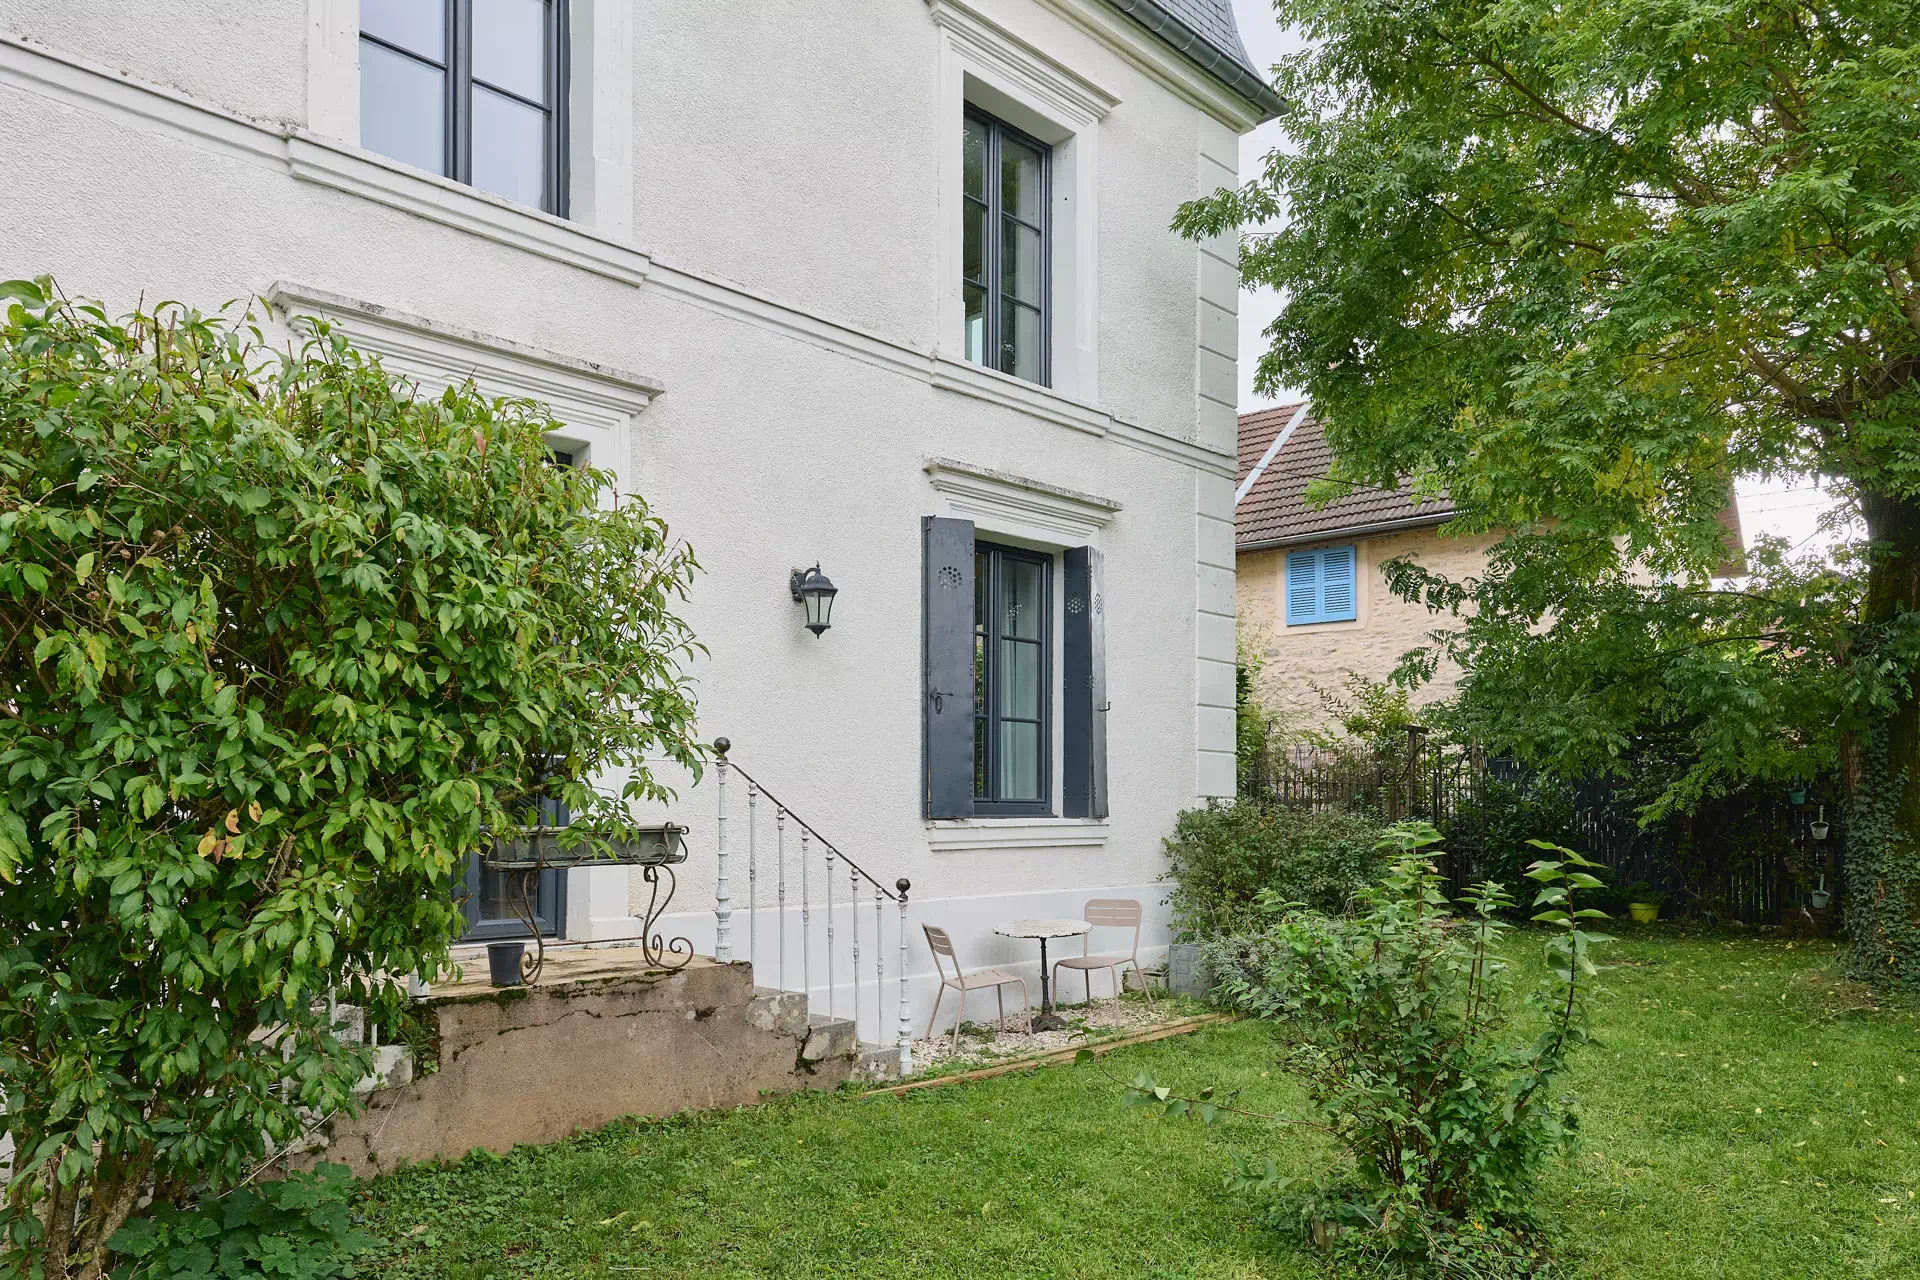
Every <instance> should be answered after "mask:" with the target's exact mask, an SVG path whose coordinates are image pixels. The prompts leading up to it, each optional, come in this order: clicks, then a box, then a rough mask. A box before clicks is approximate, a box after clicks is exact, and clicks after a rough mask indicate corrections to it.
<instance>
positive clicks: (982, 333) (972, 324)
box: [962, 285, 987, 364]
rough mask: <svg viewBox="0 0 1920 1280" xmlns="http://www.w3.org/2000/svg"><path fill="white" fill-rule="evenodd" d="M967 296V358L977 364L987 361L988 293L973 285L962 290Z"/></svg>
mask: <svg viewBox="0 0 1920 1280" xmlns="http://www.w3.org/2000/svg"><path fill="white" fill-rule="evenodd" d="M962 292H963V293H965V294H966V296H967V359H969V360H971V361H973V362H974V363H975V364H985V363H986V362H987V300H986V294H985V293H983V292H981V290H979V289H978V288H976V287H974V286H973V285H967V286H965V288H964V289H963V290H962Z"/></svg>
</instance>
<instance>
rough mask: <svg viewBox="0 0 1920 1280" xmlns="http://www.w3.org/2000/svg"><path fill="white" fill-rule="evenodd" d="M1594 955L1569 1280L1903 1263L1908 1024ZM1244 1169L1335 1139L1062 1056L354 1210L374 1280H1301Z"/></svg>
mask: <svg viewBox="0 0 1920 1280" xmlns="http://www.w3.org/2000/svg"><path fill="white" fill-rule="evenodd" d="M1522 942H1524V944H1525V950H1526V952H1527V954H1528V955H1529V956H1531V955H1532V953H1533V951H1534V950H1535V949H1536V948H1535V944H1534V943H1533V942H1532V940H1526V939H1523V940H1522ZM1519 945H1520V944H1516V947H1518V946H1519ZM1611 950H1612V953H1613V954H1612V955H1611V956H1610V957H1609V958H1610V960H1611V961H1612V962H1613V963H1615V964H1616V965H1617V966H1618V967H1616V968H1614V969H1612V970H1610V971H1609V972H1608V973H1607V974H1606V975H1605V984H1606V990H1605V991H1604V992H1603V993H1602V994H1601V995H1600V997H1599V998H1598V1000H1597V1002H1596V1009H1595V1026H1596V1031H1597V1033H1598V1036H1599V1042H1598V1043H1596V1044H1595V1045H1592V1046H1590V1047H1589V1048H1588V1049H1587V1050H1586V1051H1585V1052H1584V1055H1583V1056H1582V1057H1581V1058H1580V1060H1579V1068H1578V1070H1577V1072H1576V1073H1575V1077H1574V1079H1573V1080H1572V1086H1573V1088H1574V1089H1575V1091H1576V1092H1577V1093H1578V1094H1579V1096H1580V1099H1581V1102H1582V1107H1583V1111H1584V1122H1585V1127H1584V1137H1583V1140H1582V1142H1581V1145H1580V1148H1579V1150H1578V1152H1577V1153H1576V1155H1575V1156H1574V1158H1573V1159H1572V1160H1571V1162H1569V1163H1567V1164H1564V1165H1562V1166H1560V1167H1559V1168H1557V1169H1556V1170H1555V1171H1554V1172H1553V1174H1552V1176H1551V1177H1550V1179H1549V1182H1548V1187H1547V1201H1548V1207H1549V1212H1550V1213H1551V1214H1553V1215H1555V1216H1557V1217H1558V1218H1560V1219H1561V1220H1562V1221H1563V1222H1564V1223H1565V1224H1566V1226H1565V1228H1564V1230H1563V1231H1562V1232H1561V1235H1560V1241H1561V1256H1562V1258H1563V1259H1564V1261H1565V1262H1566V1263H1567V1266H1568V1270H1569V1272H1570V1273H1571V1274H1574V1275H1578V1276H1582V1277H1621V1278H1625V1277H1634V1278H1636V1280H1641V1278H1653V1277H1658V1278H1666V1277H1676V1278H1677V1277H1702V1278H1709V1277H1710V1278H1712V1280H1735V1278H1744V1277H1752V1278H1754V1280H1761V1278H1765V1280H1776V1278H1779V1280H1786V1278H1789V1277H1794V1278H1797V1277H1817V1276H1834V1277H1841V1276H1844V1277H1894V1276H1901V1277H1917V1276H1920V1229H1916V1228H1917V1226H1920V1201H1916V1199H1915V1195H1916V1193H1920V1106H1916V1100H1920V1053H1917V1052H1916V1050H1920V1036H1917V1035H1916V1033H1917V1032H1920V1018H1917V1017H1916V1016H1915V1014H1914V1012H1913V1011H1912V1010H1910V1009H1898V1010H1885V1009H1871V1008H1862V1007H1861V1004H1862V1001H1861V999H1860V997H1859V996H1858V994H1857V993H1855V992H1853V991H1852V990H1851V989H1850V988H1848V987H1847V986H1846V985H1845V984H1842V983H1838V982H1836V981H1834V979H1833V977H1832V974H1831V970H1830V966H1831V965H1832V963H1833V960H1834V957H1835V954H1836V952H1835V949H1834V948H1833V947H1832V946H1830V945H1828V944H1808V943H1800V944H1798V945H1789V944H1787V943H1784V942H1757V941H1750V940H1745V939H1741V940H1732V941H1729V940H1724V939H1718V938H1713V939H1705V938H1679V937H1671V936H1662V937H1650V938H1639V939H1632V938H1629V939H1625V940H1623V941H1622V942H1621V943H1619V944H1618V945H1616V946H1615V947H1613V948H1611ZM1272 1058H1273V1052H1272V1049H1271V1046H1270V1041H1269V1032H1268V1031H1267V1029H1266V1028H1264V1027H1262V1026H1259V1025H1255V1024H1251V1023H1239V1024H1235V1025H1231V1026H1228V1027H1223V1028H1218V1029H1212V1030H1206V1031H1201V1032H1198V1033H1196V1034H1193V1035H1189V1036H1183V1037H1177V1038H1174V1039H1170V1040H1166V1041H1162V1042H1159V1043H1156V1044H1152V1045H1146V1046H1142V1047H1140V1048H1137V1049H1126V1050H1121V1051H1119V1052H1117V1053H1115V1054H1114V1055H1113V1056H1112V1057H1111V1058H1110V1059H1108V1060H1107V1061H1108V1062H1109V1064H1110V1066H1111V1069H1112V1070H1114V1071H1116V1072H1120V1073H1124V1074H1130V1073H1131V1072H1132V1071H1134V1070H1136V1069H1138V1068H1139V1067H1141V1066H1146V1067H1150V1068H1151V1069H1152V1070H1153V1071H1154V1072H1155V1073H1156V1074H1157V1075H1158V1076H1159V1077H1160V1078H1161V1080H1162V1081H1163V1082H1168V1083H1179V1084H1190V1085H1193V1086H1195V1087H1197V1086H1199V1085H1201V1084H1207V1083H1211V1084H1215V1085H1217V1086H1220V1087H1223V1088H1238V1089H1241V1090H1242V1095H1241V1096H1242V1105H1245V1106H1249V1107H1252V1108H1256V1109H1267V1110H1286V1109H1289V1108H1292V1107H1295V1106H1297V1105H1298V1102H1299V1095H1298V1093H1297V1092H1296V1091H1295V1090H1294V1088H1293V1087H1292V1086H1291V1085H1290V1084H1289V1083H1288V1082H1287V1081H1286V1080H1284V1079H1283V1078H1282V1077H1280V1076H1279V1075H1277V1074H1270V1073H1269V1068H1270V1066H1271V1065H1272ZM1903 1076H1904V1077H1905V1078H1904V1079H1903V1078H1902V1077H1903ZM583 1086H584V1087H591V1082H590V1081H586V1082H583ZM1239 1155H1260V1156H1270V1157H1272V1158H1274V1159H1276V1160H1277V1161H1279V1162H1280V1163H1281V1164H1282V1165H1283V1166H1285V1167H1288V1168H1290V1169H1296V1170H1299V1171H1301V1172H1307V1171H1310V1170H1312V1169H1313V1168H1315V1167H1317V1166H1318V1165H1319V1164H1320V1163H1321V1162H1323V1161H1324V1160H1326V1159H1327V1156H1328V1152H1327V1150H1326V1149H1325V1148H1323V1147H1316V1146H1315V1145H1314V1144H1313V1143H1312V1142H1311V1141H1303V1140H1302V1139H1301V1138H1300V1137H1299V1136H1298V1134H1297V1133H1283V1132H1281V1131H1278V1130H1275V1129H1272V1128H1268V1127H1263V1126H1262V1125H1261V1124H1259V1123H1258V1122H1254V1121H1248V1120H1231V1121H1227V1122H1223V1123H1221V1124H1219V1125H1217V1126H1214V1127H1211V1128H1208V1127H1202V1126H1199V1125H1195V1124H1169V1123H1167V1122H1165V1121H1159V1120H1153V1119H1149V1118H1147V1117H1146V1116H1144V1115H1142V1114H1141V1113H1139V1112H1135V1111H1130V1110H1126V1109H1123V1108H1122V1106H1121V1098H1120V1094H1119V1091H1118V1090H1117V1089H1116V1088H1115V1087H1114V1086H1113V1085H1112V1084H1110V1083H1109V1082H1108V1081H1107V1080H1106V1079H1105V1078H1103V1077H1102V1076H1101V1075H1100V1074H1098V1073H1097V1072H1096V1071H1095V1069H1094V1068H1093V1067H1092V1066H1069V1067H1058V1068H1051V1069H1046V1070H1041V1071H1036V1072H1032V1073H1029V1074H1023V1075H1013V1076H1006V1077H1001V1078H999V1079H995V1080H990V1081H985V1082H982V1083H979V1084H973V1085H967V1086H961V1087H956V1088H947V1089H933V1090H925V1091H922V1092H919V1093H917V1094H914V1095H910V1096H909V1097H907V1098H905V1099H884V1100H882V1099H860V1098H855V1097H851V1096H847V1095H836V1096H814V1097H807V1098H798V1099H789V1100H785V1101H781V1102H776V1103H772V1104H769V1105H766V1106H763V1107H759V1108H755V1109H753V1110H749V1111H739V1112H733V1113H729V1114H719V1115H703V1116H693V1117H687V1118H683V1119H677V1120H672V1121H666V1122H655V1123H630V1124H621V1125H615V1126H613V1127H612V1128H609V1129H606V1130H604V1131H602V1132H600V1133H598V1134H593V1135H589V1136H586V1137H582V1138H578V1139H575V1140H573V1141H571V1142H565V1143H560V1144H557V1145H554V1146H551V1147H544V1148H537V1149H534V1148H530V1149H523V1150H520V1151H516V1152H515V1153H514V1154H512V1155H511V1156H509V1157H506V1158H504V1159H497V1160H496V1159H486V1160H481V1159H470V1160H468V1161H466V1162H464V1163H462V1164H460V1165H458V1166H453V1167H446V1168H437V1169H418V1170H413V1171H409V1172H407V1173H403V1174H400V1175H396V1176H393V1177H389V1178H384V1179H381V1180H379V1181H377V1182H374V1183H371V1184H369V1186H368V1190H367V1195H366V1199H365V1203H364V1208H365V1210H366V1212H367V1213H368V1215H369V1216H370V1217H371V1218H372V1220H373V1227H374V1230H375V1231H377V1232H378V1233H379V1234H382V1235H384V1236H385V1237H387V1238H388V1239H390V1240H394V1241H398V1242H401V1243H400V1244H399V1245H398V1246H397V1247H396V1249H395V1251H394V1252H393V1253H392V1254H391V1255H389V1256H388V1257H387V1258H386V1259H385V1260H384V1262H383V1263H382V1264H381V1265H382V1267H383V1268H384V1270H383V1274H386V1275H389V1276H393V1277H426V1276H462V1277H464V1276H474V1277H478V1276H493V1275H501V1276H505V1275H522V1274H538V1275H567V1276H574V1275H579V1276H616V1275H636V1274H637V1275H648V1276H656V1275H657V1276H762V1275H772V1276H876V1277H878V1276H889V1277H890V1276H943V1277H944V1276H953V1277H992V1278H994V1280H1004V1278H1009V1277H1016V1276H1074V1277H1079V1276H1125V1277H1175V1276H1179V1277H1188V1276H1192V1277H1241V1276H1279V1277H1291V1276H1314V1277H1316V1278H1321V1280H1323V1278H1324V1277H1325V1276H1326V1274H1327V1273H1326V1271H1325V1270H1324V1269H1323V1268H1319V1267H1317V1266H1316V1265H1315V1264H1314V1260H1313V1259H1312V1258H1311V1257H1310V1256H1308V1255H1306V1254H1303V1253H1301V1252H1300V1251H1298V1250H1296V1249H1295V1248H1294V1247H1293V1246H1291V1245H1290V1244H1288V1243H1286V1242H1285V1241H1282V1240H1279V1239H1276V1238H1274V1237H1272V1236H1270V1235H1268V1234H1266V1233H1264V1232H1262V1231H1260V1230H1258V1229H1256V1228H1255V1227H1254V1226H1253V1225H1252V1224H1251V1221H1250V1219H1249V1215H1248V1213H1247V1210H1246V1208H1245V1206H1244V1205H1242V1204H1241V1203H1239V1202H1237V1201H1234V1200H1231V1199H1228V1198H1226V1197H1225V1196H1224V1194H1223V1193H1222V1192H1221V1190H1220V1180H1221V1176H1222V1173H1223V1172H1224V1171H1225V1170H1226V1168H1227V1167H1228V1166H1229V1164H1230V1163H1231V1162H1232V1160H1233V1159H1234V1158H1235V1157H1236V1156H1239Z"/></svg>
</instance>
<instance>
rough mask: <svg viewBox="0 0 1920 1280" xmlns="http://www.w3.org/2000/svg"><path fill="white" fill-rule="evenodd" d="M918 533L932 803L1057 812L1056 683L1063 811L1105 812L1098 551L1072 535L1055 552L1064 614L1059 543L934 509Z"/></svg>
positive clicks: (935, 808) (929, 809)
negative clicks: (983, 533) (977, 526)
mask: <svg viewBox="0 0 1920 1280" xmlns="http://www.w3.org/2000/svg"><path fill="white" fill-rule="evenodd" d="M921 534H922V542H923V552H924V557H925V560H924V563H925V573H924V578H923V585H922V592H923V603H924V623H923V628H924V630H923V635H924V642H925V643H924V659H925V683H924V687H923V688H922V693H923V695H924V696H925V719H924V721H923V726H924V735H925V738H924V748H925V750H924V756H923V760H924V765H925V795H924V799H925V806H926V816H927V817H929V818H972V817H983V818H1020V817H1048V816H1052V815H1053V814H1054V812H1055V800H1056V797H1055V786H1056V783H1055V774H1054V767H1053V766H1054V761H1053V742H1054V723H1053V719H1054V714H1055V706H1056V703H1055V694H1056V692H1058V694H1059V701H1058V704H1057V705H1058V707H1059V714H1060V717H1061V719H1060V726H1059V729H1060V733H1059V737H1060V742H1061V744H1062V746H1061V757H1062V759H1061V767H1060V773H1059V782H1058V788H1059V795H1058V811H1059V813H1060V815H1061V816H1063V817H1069V818H1104V817H1106V816H1107V730H1106V713H1107V693H1106V690H1107V677H1106V651H1107V648H1106V603H1105V600H1104V598H1103V596H1102V587H1101V583H1102V580H1103V578H1104V576H1105V571H1104V569H1103V567H1102V560H1101V557H1100V553H1099V552H1098V551H1096V550H1094V549H1093V548H1092V547H1069V548H1067V550H1066V551H1065V553H1064V555H1062V556H1061V557H1060V559H1061V561H1062V562H1063V563H1064V567H1065V574H1064V577H1065V590H1064V593H1063V594H1064V599H1065V602H1066V604H1065V612H1064V613H1062V614H1061V616H1060V617H1059V619H1058V620H1057V621H1056V619H1055V617H1054V613H1055V609H1054V582H1053V576H1054V564H1055V558H1054V556H1052V555H1049V554H1047V553H1046V552H1041V551H1029V550H1025V549H1023V548H1020V547H1008V546H1001V545H999V544H997V543H992V542H988V541H985V540H982V539H976V538H975V537H974V527H973V522H972V521H970V520H955V519H950V518H947V517H943V516H928V517H926V518H925V519H923V520H922V521H921ZM1056 670H1058V671H1059V672H1060V675H1059V676H1058V677H1056V675H1055V671H1056ZM1056 680H1057V681H1058V683H1056Z"/></svg>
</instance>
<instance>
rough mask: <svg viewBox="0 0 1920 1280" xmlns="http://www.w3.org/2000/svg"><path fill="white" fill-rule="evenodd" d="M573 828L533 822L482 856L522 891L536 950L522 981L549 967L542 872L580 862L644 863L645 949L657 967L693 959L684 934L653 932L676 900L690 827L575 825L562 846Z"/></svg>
mask: <svg viewBox="0 0 1920 1280" xmlns="http://www.w3.org/2000/svg"><path fill="white" fill-rule="evenodd" d="M569 829H570V828H565V827H545V826H541V827H529V828H527V829H526V831H524V832H523V833H521V834H520V835H518V836H515V837H514V838H512V839H509V840H496V841H494V845H493V852H492V853H491V854H490V855H488V856H487V857H486V858H485V859H483V860H482V861H483V865H485V867H486V869H487V870H489V871H498V872H502V873H504V874H507V875H510V876H512V877H513V886H514V888H515V890H516V891H517V892H516V893H515V894H514V895H512V897H513V898H514V899H515V900H514V901H511V902H510V903H509V906H510V907H511V908H512V910H513V914H514V916H515V918H516V919H518V920H519V921H520V922H521V923H522V924H524V925H526V926H527V932H528V933H530V934H531V935H532V936H533V952H532V954H531V955H528V956H525V957H523V958H522V959H521V962H520V967H521V973H522V977H523V980H524V981H525V982H526V983H527V984H528V985H529V986H531V985H532V984H533V983H535V982H538V981H539V980H540V972H541V970H542V969H543V968H545V967H546V960H547V948H546V940H545V939H544V938H542V937H541V936H540V921H539V916H538V914H537V913H536V912H535V910H534V902H535V901H536V898H537V895H538V893H539V884H540V873H541V872H543V871H565V870H571V869H573V868H575V867H640V868H641V869H642V870H641V875H642V877H643V878H644V879H645V880H646V882H647V888H648V891H649V892H648V898H647V911H646V915H645V916H644V917H642V920H641V928H640V950H641V954H643V955H644V956H645V957H646V960H647V963H648V964H649V965H652V966H653V967H655V968H660V969H681V968H685V967H686V965H687V962H688V961H690V960H692V959H693V944H692V943H691V942H689V941H687V939H685V938H673V939H666V938H664V937H662V935H660V934H658V933H655V932H654V926H655V925H656V924H658V923H659V921H660V917H661V916H663V915H665V914H666V911H667V906H668V904H669V903H671V902H672V901H673V894H674V889H675V888H676V887H677V884H678V881H677V880H676V879H675V877H674V873H673V868H674V867H675V866H677V865H678V864H680V863H682V862H685V861H686V860H687V848H686V842H685V837H686V834H687V829H686V828H685V827H682V826H676V825H674V824H673V823H667V824H666V825H664V826H659V827H642V828H639V829H638V830H637V831H636V832H635V833H634V834H632V835H625V836H617V837H612V838H605V839H603V838H600V837H596V836H587V837H586V838H584V839H582V838H580V833H579V831H578V829H577V828H572V829H571V830H573V831H574V843H573V844H572V846H571V847H570V848H562V847H561V846H560V841H559V835H560V832H562V831H564V830H569Z"/></svg>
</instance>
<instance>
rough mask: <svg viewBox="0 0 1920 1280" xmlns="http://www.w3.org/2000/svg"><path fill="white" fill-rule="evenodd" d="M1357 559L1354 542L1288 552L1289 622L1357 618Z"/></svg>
mask: <svg viewBox="0 0 1920 1280" xmlns="http://www.w3.org/2000/svg"><path fill="white" fill-rule="evenodd" d="M1356 560H1357V557H1356V556H1355V554H1354V548H1353V546H1352V545H1351V544H1349V545H1347V546H1344V547H1322V548H1320V549H1319V550H1318V551H1289V552H1287V625H1288V626H1290V627H1298V626H1301V625H1303V624H1305V623H1309V622H1352V621H1353V620H1354V619H1355V618H1357V617H1358V616H1359V610H1358V608H1357V599H1356V592H1355V587H1356V586H1357V583H1356V582H1355V576H1356V575H1355V573H1354V569H1355V563H1356Z"/></svg>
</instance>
